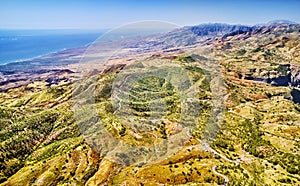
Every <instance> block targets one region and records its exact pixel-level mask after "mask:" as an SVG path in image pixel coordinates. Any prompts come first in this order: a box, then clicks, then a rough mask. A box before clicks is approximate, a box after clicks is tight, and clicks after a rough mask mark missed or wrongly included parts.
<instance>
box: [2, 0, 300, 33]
mask: <svg viewBox="0 0 300 186" xmlns="http://www.w3.org/2000/svg"><path fill="white" fill-rule="evenodd" d="M299 9H300V0H281V1H279V0H248V1H246V0H229V1H225V0H224V1H221V0H151V1H143V0H139V1H134V0H131V1H128V0H115V1H113V0H112V1H109V0H105V1H102V0H0V29H109V28H115V27H119V26H121V25H125V24H128V23H131V22H138V21H144V20H157V21H166V22H171V23H174V24H176V25H179V26H186V25H197V24H201V23H213V22H214V23H215V22H218V23H229V24H246V25H254V24H258V23H266V22H268V21H272V20H277V19H284V20H291V21H295V22H298V23H300V11H299Z"/></svg>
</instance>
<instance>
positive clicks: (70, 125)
mask: <svg viewBox="0 0 300 186" xmlns="http://www.w3.org/2000/svg"><path fill="white" fill-rule="evenodd" d="M299 31H300V25H299V24H289V23H280V24H277V23H276V24H271V25H265V26H254V27H248V26H240V25H239V26H231V25H223V24H212V25H200V26H193V27H184V28H181V29H177V30H174V31H172V32H169V33H166V34H162V35H155V36H151V37H146V38H144V40H141V39H139V40H138V41H135V42H134V40H130V41H129V40H126V42H125V41H124V42H120V43H121V44H124V45H122V46H123V47H124V48H125V49H126V51H129V52H128V53H127V54H128V55H125V54H124V53H122V54H120V55H119V56H117V57H116V58H114V59H112V60H111V61H110V66H107V67H105V69H104V70H103V71H93V72H91V73H90V74H89V76H88V77H87V78H86V79H85V81H83V82H80V81H78V80H77V79H76V78H75V77H77V74H76V73H75V74H74V72H73V71H68V70H61V69H60V70H57V71H53V72H52V71H51V72H47V74H46V73H45V74H44V73H42V74H43V75H44V76H41V75H39V76H40V78H35V79H32V80H31V81H26V83H23V84H19V85H18V86H12V87H6V89H5V91H2V92H1V93H0V133H1V135H0V145H1V148H0V185H3V186H4V185H5V186H15V185H175V184H178V185H179V184H186V185H190V184H197V185H221V184H227V185H299V184H300V167H299V163H300V145H299V144H300V143H299V142H300V135H299V132H300V122H299V121H300V106H299V104H298V103H299V92H300V91H299V69H300V58H299V54H300V40H299V36H300V35H299ZM125 49H124V50H125ZM124 56H125V57H124ZM129 59H130V60H129ZM49 60H50V59H49ZM183 72H184V73H183ZM10 75H11V74H10ZM28 77H29V76H28ZM3 78H6V76H4V77H3ZM216 80H220V81H219V82H217V81H216ZM16 82H18V81H16ZM77 83H79V84H77ZM6 85H7V84H6ZM74 85H76V86H74ZM127 86H129V87H127ZM93 87H94V88H95V92H96V94H95V96H94V97H93V99H86V100H83V101H84V102H80V103H79V104H78V105H79V108H80V105H83V106H84V107H82V108H83V109H87V110H88V109H90V108H93V109H95V112H93V113H92V115H89V114H84V112H81V111H82V110H80V109H77V110H76V106H77V104H76V101H77V99H76V98H77V97H76V95H77V96H79V97H83V98H86V95H88V94H89V93H90V92H89V91H90V90H91V89H92V88H93ZM222 88H223V89H222ZM3 90H4V89H3ZM74 95H75V96H74ZM184 98H190V99H184ZM219 98H221V99H219ZM77 103H78V102H77ZM186 103H188V104H186ZM218 103H219V104H218ZM78 111H79V112H78ZM83 111H84V110H83ZM129 111H130V112H129ZM220 113H221V115H220ZM80 114H82V115H80ZM78 116H79V117H78ZM183 116H184V117H183ZM214 132H215V133H214ZM103 141H105V142H107V143H103ZM114 142H117V144H118V145H115V144H114ZM171 142H174V143H171ZM145 157H146V158H145Z"/></svg>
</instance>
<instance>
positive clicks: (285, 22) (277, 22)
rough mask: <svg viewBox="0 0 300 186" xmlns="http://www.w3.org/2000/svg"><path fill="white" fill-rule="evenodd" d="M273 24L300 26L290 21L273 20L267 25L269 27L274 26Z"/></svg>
mask: <svg viewBox="0 0 300 186" xmlns="http://www.w3.org/2000/svg"><path fill="white" fill-rule="evenodd" d="M273 24H298V23H296V22H294V21H289V20H273V21H269V22H268V23H267V25H273Z"/></svg>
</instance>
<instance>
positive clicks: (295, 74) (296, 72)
mask: <svg viewBox="0 0 300 186" xmlns="http://www.w3.org/2000/svg"><path fill="white" fill-rule="evenodd" d="M290 76H291V79H290V83H291V85H292V86H295V87H299V86H300V68H299V67H298V68H297V67H292V68H291V71H290Z"/></svg>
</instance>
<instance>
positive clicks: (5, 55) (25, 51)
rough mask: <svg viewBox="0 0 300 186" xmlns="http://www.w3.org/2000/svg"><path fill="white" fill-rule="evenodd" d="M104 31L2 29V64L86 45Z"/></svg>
mask: <svg viewBox="0 0 300 186" xmlns="http://www.w3.org/2000/svg"><path fill="white" fill-rule="evenodd" d="M104 32H105V31H104V30H103V31H84V30H0V65H2V64H7V63H11V62H19V61H23V60H27V59H31V58H36V57H39V56H43V55H46V54H49V53H53V52H58V51H61V50H64V49H70V48H78V47H81V46H85V45H88V44H89V43H91V42H93V41H95V40H96V39H97V38H98V37H100V36H101V35H102V34H103V33H104ZM0 68H1V66H0Z"/></svg>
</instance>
